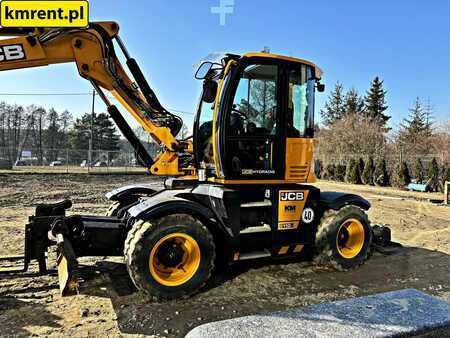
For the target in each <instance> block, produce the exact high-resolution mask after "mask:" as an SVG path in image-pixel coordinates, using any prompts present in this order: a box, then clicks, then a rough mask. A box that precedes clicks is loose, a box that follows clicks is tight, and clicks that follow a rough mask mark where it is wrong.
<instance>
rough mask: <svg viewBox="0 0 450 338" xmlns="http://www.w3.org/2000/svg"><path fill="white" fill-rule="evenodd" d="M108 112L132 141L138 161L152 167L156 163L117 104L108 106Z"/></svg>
mask: <svg viewBox="0 0 450 338" xmlns="http://www.w3.org/2000/svg"><path fill="white" fill-rule="evenodd" d="M108 113H109V115H110V116H111V118H112V119H113V120H114V122H115V123H116V125H117V127H119V129H120V131H121V133H122V135H123V136H124V137H125V138H126V139H127V140H128V142H130V144H131V146H132V147H133V149H134V151H135V152H136V156H137V157H138V161H139V162H140V163H141V164H142V165H143V166H145V167H148V168H150V167H151V166H152V165H153V164H154V163H155V162H154V161H153V158H152V157H151V156H150V154H149V153H148V151H147V149H145V147H144V145H143V144H142V143H141V141H140V140H139V138H138V137H137V136H136V134H135V133H134V132H133V129H131V127H130V125H129V124H128V123H127V121H125V119H124V118H123V116H122V114H121V113H120V111H119V109H117V107H116V106H115V105H111V106H109V107H108Z"/></svg>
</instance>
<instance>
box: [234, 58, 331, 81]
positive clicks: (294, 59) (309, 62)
mask: <svg viewBox="0 0 450 338" xmlns="http://www.w3.org/2000/svg"><path fill="white" fill-rule="evenodd" d="M242 57H248V58H251V57H263V58H268V59H278V60H285V61H289V62H296V63H301V64H306V65H309V66H311V67H314V69H315V76H316V78H318V79H320V78H322V74H323V72H322V69H320V68H319V67H318V66H317V65H316V64H314V63H313V62H311V61H308V60H304V59H299V58H294V57H291V56H285V55H279V54H272V53H246V54H244V55H242Z"/></svg>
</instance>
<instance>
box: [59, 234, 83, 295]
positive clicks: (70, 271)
mask: <svg viewBox="0 0 450 338" xmlns="http://www.w3.org/2000/svg"><path fill="white" fill-rule="evenodd" d="M56 238H57V246H58V248H57V255H58V256H57V261H56V264H57V267H58V279H59V290H60V292H61V295H62V296H70V295H74V294H77V293H78V261H77V259H76V257H75V253H74V251H73V248H72V245H71V244H70V242H69V241H68V240H67V239H65V238H64V236H63V235H62V234H57V236H56Z"/></svg>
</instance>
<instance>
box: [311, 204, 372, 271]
mask: <svg viewBox="0 0 450 338" xmlns="http://www.w3.org/2000/svg"><path fill="white" fill-rule="evenodd" d="M371 244H372V229H371V228H370V222H369V219H368V217H367V215H366V213H365V212H364V210H362V209H361V208H359V207H357V206H354V205H349V206H345V207H343V208H341V209H340V210H337V211H336V210H327V211H325V213H324V215H323V217H322V219H321V221H320V224H319V227H318V229H317V233H316V250H317V256H316V258H315V262H316V263H317V264H319V265H322V266H328V267H332V268H334V269H336V270H339V271H346V270H350V269H353V268H356V267H358V266H360V265H362V264H363V263H364V262H365V261H366V260H367V259H368V258H369V257H370V255H371Z"/></svg>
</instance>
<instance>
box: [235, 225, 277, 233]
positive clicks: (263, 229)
mask: <svg viewBox="0 0 450 338" xmlns="http://www.w3.org/2000/svg"><path fill="white" fill-rule="evenodd" d="M270 231H272V228H271V227H270V225H269V224H263V225H260V226H257V227H248V228H244V229H242V230H241V231H240V232H239V234H241V235H244V234H255V233H259V232H270Z"/></svg>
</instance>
